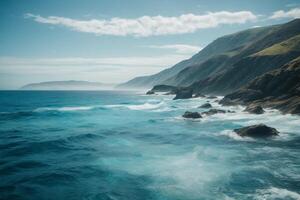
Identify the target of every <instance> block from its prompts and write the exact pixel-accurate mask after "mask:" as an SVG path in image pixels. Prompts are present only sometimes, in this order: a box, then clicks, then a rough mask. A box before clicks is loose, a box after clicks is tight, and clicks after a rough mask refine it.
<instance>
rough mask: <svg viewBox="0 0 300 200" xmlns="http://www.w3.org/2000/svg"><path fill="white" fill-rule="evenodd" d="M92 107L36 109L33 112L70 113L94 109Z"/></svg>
mask: <svg viewBox="0 0 300 200" xmlns="http://www.w3.org/2000/svg"><path fill="white" fill-rule="evenodd" d="M94 108H95V107H94V106H75V107H42V108H37V109H35V110H34V111H35V112H45V111H61V112H64V111H66V112H72V111H82V110H91V109H94Z"/></svg>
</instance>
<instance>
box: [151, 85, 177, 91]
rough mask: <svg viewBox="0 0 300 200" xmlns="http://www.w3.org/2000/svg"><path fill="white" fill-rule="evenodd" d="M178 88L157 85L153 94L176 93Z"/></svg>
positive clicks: (153, 89)
mask: <svg viewBox="0 0 300 200" xmlns="http://www.w3.org/2000/svg"><path fill="white" fill-rule="evenodd" d="M176 90H177V87H175V86H171V85H155V86H154V87H153V88H152V89H151V91H153V92H172V91H176Z"/></svg>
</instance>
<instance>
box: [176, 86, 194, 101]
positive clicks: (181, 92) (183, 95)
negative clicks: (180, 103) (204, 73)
mask: <svg viewBox="0 0 300 200" xmlns="http://www.w3.org/2000/svg"><path fill="white" fill-rule="evenodd" d="M192 96H193V90H192V89H190V88H180V89H177V91H176V96H175V98H174V99H173V100H176V99H189V98H192Z"/></svg>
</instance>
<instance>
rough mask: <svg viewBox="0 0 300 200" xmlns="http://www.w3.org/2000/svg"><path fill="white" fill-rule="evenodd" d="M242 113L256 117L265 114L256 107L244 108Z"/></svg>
mask: <svg viewBox="0 0 300 200" xmlns="http://www.w3.org/2000/svg"><path fill="white" fill-rule="evenodd" d="M244 111H245V112H248V113H251V114H257V115H260V114H263V113H264V112H265V111H264V109H263V108H262V107H261V106H258V105H249V106H247V107H246V109H245V110H244Z"/></svg>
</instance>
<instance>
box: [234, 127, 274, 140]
mask: <svg viewBox="0 0 300 200" xmlns="http://www.w3.org/2000/svg"><path fill="white" fill-rule="evenodd" d="M233 131H234V132H235V133H237V134H238V135H239V136H241V137H253V138H268V137H272V136H277V135H278V134H279V132H278V131H277V130H276V129H275V128H272V127H269V126H266V125H265V124H257V125H253V126H246V127H243V128H238V129H234V130H233Z"/></svg>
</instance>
